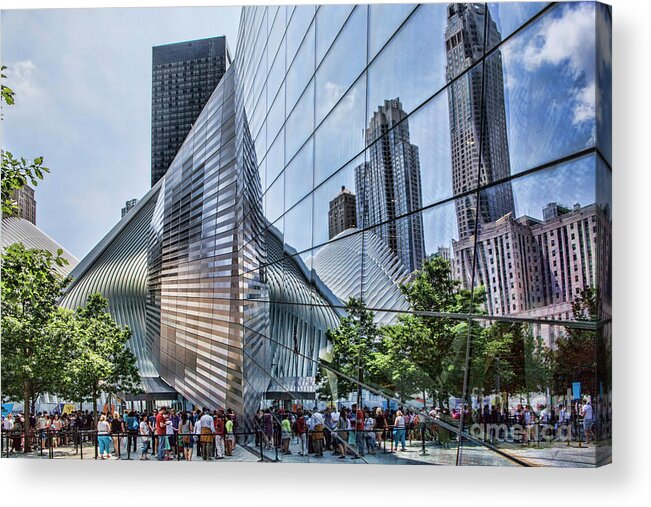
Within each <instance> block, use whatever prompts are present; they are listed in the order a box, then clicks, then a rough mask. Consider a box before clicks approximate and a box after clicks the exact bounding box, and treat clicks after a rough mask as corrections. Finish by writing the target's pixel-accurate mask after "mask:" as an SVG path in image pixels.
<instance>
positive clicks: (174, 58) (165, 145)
mask: <svg viewBox="0 0 651 507" xmlns="http://www.w3.org/2000/svg"><path fill="white" fill-rule="evenodd" d="M230 59H231V57H230V54H229V52H228V46H227V44H226V38H225V37H223V36H222V37H213V38H210V39H201V40H193V41H186V42H177V43H174V44H165V45H163V46H156V47H154V48H153V50H152V85H151V88H152V92H151V185H152V186H154V184H155V183H156V182H157V181H158V180H159V179H161V177H162V176H163V175H164V174H165V173H166V172H167V169H168V167H169V166H170V164H171V163H172V160H174V157H175V156H176V153H177V152H178V151H179V148H180V147H181V144H183V141H185V138H186V136H187V135H188V132H190V129H191V128H192V124H193V123H194V122H195V120H196V119H197V116H199V113H200V112H201V110H202V109H203V107H204V106H205V105H206V102H207V101H208V99H209V98H210V96H211V95H212V92H213V90H214V89H215V87H216V86H217V83H219V80H220V79H221V78H222V76H223V75H224V72H226V69H227V68H228V65H229V64H230Z"/></svg>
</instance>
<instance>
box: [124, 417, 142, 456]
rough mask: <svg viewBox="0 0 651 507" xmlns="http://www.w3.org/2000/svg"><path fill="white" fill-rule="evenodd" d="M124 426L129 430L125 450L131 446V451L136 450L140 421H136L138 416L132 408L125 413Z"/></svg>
mask: <svg viewBox="0 0 651 507" xmlns="http://www.w3.org/2000/svg"><path fill="white" fill-rule="evenodd" d="M126 427H127V431H128V432H129V439H128V441H127V451H128V450H129V449H130V448H132V449H133V451H131V452H136V449H137V447H138V430H139V428H140V422H139V421H138V417H136V413H135V412H134V411H133V410H131V412H129V413H128V414H127V417H126Z"/></svg>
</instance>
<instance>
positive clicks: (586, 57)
mask: <svg viewBox="0 0 651 507" xmlns="http://www.w3.org/2000/svg"><path fill="white" fill-rule="evenodd" d="M568 26H572V27H583V28H581V29H582V32H581V33H580V34H577V36H576V37H574V38H572V39H571V40H570V41H565V40H560V37H561V35H562V34H563V33H566V31H565V27H568ZM609 27H610V11H609V9H608V8H606V7H605V6H602V5H600V4H594V3H557V4H547V3H499V4H497V3H496V4H492V3H488V4H484V3H481V4H478V3H477V4H423V5H407V4H400V5H390V4H378V5H323V6H314V5H302V6H269V7H246V8H244V9H243V11H242V17H241V24H240V30H239V39H238V46H237V51H236V57H235V59H234V63H233V65H232V66H231V67H230V68H229V70H228V71H227V72H226V74H225V75H224V77H223V78H222V80H221V82H220V84H219V85H218V86H217V88H216V89H215V91H214V92H213V94H212V96H211V97H210V99H209V100H208V102H207V103H206V106H205V107H204V108H203V110H202V112H201V114H200V115H199V117H198V118H197V120H196V122H195V123H194V126H193V127H192V129H191V131H190V133H189V134H188V137H187V138H186V140H185V142H184V143H183V145H182V146H181V148H180V150H179V151H178V153H177V154H176V157H175V158H174V161H173V162H172V164H171V166H170V169H169V171H168V172H167V173H166V174H165V176H164V177H163V178H162V179H161V181H160V182H159V183H158V184H157V185H156V186H155V187H154V188H153V189H152V191H151V192H150V194H148V195H147V196H145V198H143V199H142V200H141V201H140V202H139V203H138V205H137V207H136V208H135V209H134V210H132V211H131V212H130V213H129V214H127V215H126V216H125V218H124V220H123V222H125V224H128V223H132V222H134V223H135V221H137V220H139V219H138V218H137V217H139V216H144V217H145V223H146V226H144V227H142V228H140V226H138V227H136V226H135V225H134V227H131V228H129V227H126V225H123V226H122V227H123V229H124V231H125V234H126V233H127V232H128V231H131V232H129V234H132V235H133V236H134V237H135V236H137V237H138V238H140V239H138V240H137V241H136V240H133V241H131V242H126V243H128V244H130V245H140V244H146V247H145V251H146V259H145V260H143V261H142V263H141V264H139V265H141V266H142V267H143V271H142V274H141V275H140V276H142V277H143V278H144V279H145V280H146V283H145V285H144V289H139V293H138V298H139V299H138V300H139V301H144V305H143V306H140V307H139V308H141V309H140V310H138V312H137V315H136V313H134V314H133V317H128V318H127V317H125V319H126V320H128V319H129V318H136V317H137V318H139V319H143V321H144V322H145V325H144V326H142V327H141V328H138V329H139V330H138V331H134V334H135V333H136V332H137V333H141V336H139V337H138V338H137V340H136V341H137V343H142V344H144V345H143V346H144V347H146V353H145V354H144V355H146V356H147V357H148V358H149V361H150V362H151V367H152V368H153V369H155V370H156V371H155V372H154V373H155V374H156V375H158V376H159V377H160V378H161V379H162V380H164V381H165V382H167V383H168V384H169V385H170V386H171V387H173V388H174V389H175V390H176V391H177V392H178V393H180V394H181V395H182V396H183V397H185V398H187V399H188V400H191V401H192V402H193V403H195V404H197V405H199V406H210V407H223V408H233V409H234V410H235V411H236V412H238V413H239V414H241V415H242V417H241V421H243V424H248V425H250V426H249V427H253V426H251V425H253V424H254V423H253V421H254V419H253V415H254V413H255V411H256V410H257V409H259V408H260V407H272V406H284V407H289V408H291V407H292V406H295V405H301V406H304V407H306V408H310V409H311V408H312V407H314V406H317V405H321V406H322V405H323V404H324V403H326V402H327V403H335V404H339V405H341V403H345V402H346V401H345V400H349V399H350V397H351V396H353V397H354V395H355V391H357V388H358V387H359V386H361V388H362V390H363V393H364V394H363V396H364V399H365V400H370V399H374V400H385V401H384V402H380V401H378V402H377V403H378V405H382V403H383V404H384V406H385V407H389V408H390V407H394V406H395V407H397V406H401V407H402V408H403V409H404V410H412V411H414V412H420V413H421V414H422V415H423V417H428V416H429V413H430V412H431V410H432V407H436V408H438V409H439V413H440V414H443V415H442V416H441V417H442V419H439V425H440V427H441V428H444V429H446V430H447V431H449V432H450V433H451V434H452V435H453V436H455V438H454V442H453V445H454V447H455V449H456V451H455V452H454V453H453V454H445V453H442V454H441V457H440V461H439V462H440V463H452V464H459V465H464V464H505V465H506V464H531V463H536V464H545V465H561V464H563V462H562V461H561V460H560V459H558V458H557V456H558V454H557V451H558V449H560V448H559V447H555V445H557V443H558V440H555V441H554V442H556V443H554V442H552V443H550V444H549V446H548V447H545V446H543V449H542V451H541V452H540V453H538V454H535V455H533V454H531V453H529V454H527V453H525V452H524V451H522V450H521V446H520V443H521V442H523V441H524V440H525V439H530V438H534V437H533V436H532V434H529V433H528V434H527V436H523V435H521V434H517V435H514V434H512V433H511V431H512V429H513V428H514V427H516V425H517V424H518V421H519V419H518V418H519V417H521V416H522V414H523V413H524V411H528V410H529V409H528V408H527V405H530V406H531V410H532V411H535V412H536V416H537V417H541V420H542V421H543V423H541V424H543V426H544V424H546V423H545V421H547V422H549V420H550V419H549V417H550V416H549V414H550V413H551V411H552V408H553V410H554V412H555V414H558V413H560V411H561V410H562V411H563V413H568V414H570V413H571V410H572V409H573V408H574V409H576V407H577V406H578V405H577V404H581V403H584V402H585V400H586V399H587V398H590V399H591V400H592V403H593V406H594V411H595V414H598V417H595V428H596V432H597V435H598V436H599V439H600V440H599V442H600V445H598V446H596V447H594V446H591V447H590V449H589V450H588V451H587V452H585V455H584V456H583V458H582V459H583V461H582V462H581V463H583V464H587V465H590V466H594V465H598V464H601V463H605V462H608V460H609V457H610V451H609V446H608V442H609V440H608V438H609V437H608V435H609V433H608V432H609V420H610V419H609V414H610V385H611V384H610V359H609V354H610V352H609V351H610V348H611V345H610V344H611V338H610V329H611V327H610V316H611V310H610V308H611V298H610V278H611V271H610V265H611V254H610V251H611V249H610V245H611V213H612V204H611V197H610V185H611V183H610V182H611V151H612V150H611V145H610V130H609V129H610V115H611V113H610V32H609ZM577 29H578V28H577ZM576 40H579V41H580V47H579V46H574V45H572V41H576ZM550 48H555V49H556V51H552V50H551V49H550ZM378 107H380V109H379V110H378ZM378 114H384V119H382V121H376V120H377V119H378V118H377V115H378ZM387 114H388V115H389V116H390V121H389V120H388V119H387V118H386V117H387ZM376 124H377V126H378V127H379V128H369V126H371V127H372V126H373V125H376ZM360 168H371V170H370V171H366V170H361V169H360ZM373 168H375V169H373ZM400 171H402V175H401V176H400V175H398V174H397V173H398V172H400ZM397 178H402V182H403V183H402V184H401V185H402V186H397V185H396V184H395V183H396V179H397ZM342 188H346V189H355V194H356V206H357V207H358V210H359V209H360V208H359V207H360V206H367V208H362V211H364V212H362V213H357V217H356V220H355V226H354V227H348V228H347V229H346V230H343V231H341V232H339V231H337V232H338V234H336V235H333V234H331V232H332V228H331V220H330V218H331V203H332V201H333V200H334V199H336V198H337V196H338V195H340V192H341V189H342ZM378 193H382V195H378ZM380 198H381V199H384V201H383V202H384V204H383V206H385V207H384V208H380V207H377V209H374V210H370V209H368V204H364V203H368V202H370V201H371V200H372V199H379V200H378V202H380V200H381V199H380ZM387 198H388V200H387ZM378 206H379V205H378ZM389 209H390V211H391V212H390V213H389V212H386V211H387V210H389ZM371 211H373V213H371ZM376 211H377V213H376ZM477 217H480V221H481V227H478V224H479V222H477ZM351 225H352V224H351ZM121 234H123V233H122V232H121V230H116V231H114V233H113V235H112V236H111V237H109V238H108V239H107V240H106V242H105V243H106V244H105V245H104V246H103V247H102V248H99V249H98V250H97V251H96V252H94V253H93V254H91V256H94V257H92V258H90V259H88V260H84V262H83V263H82V264H83V266H82V267H83V269H81V270H80V269H78V270H76V271H75V272H74V273H73V275H75V274H76V275H77V281H76V282H75V284H74V285H73V286H72V288H71V291H70V294H69V296H67V297H68V298H72V297H73V295H74V297H76V298H77V299H76V301H79V300H80V298H81V296H83V294H84V293H85V291H87V290H89V289H84V284H83V280H84V278H87V277H89V276H90V275H91V273H92V272H93V270H94V269H96V266H99V264H100V260H101V258H102V252H108V251H109V250H110V245H111V244H115V242H116V241H118V239H119V238H120V236H121ZM404 238H407V239H404ZM409 238H411V239H409ZM403 245H405V246H403ZM125 248H126V246H125ZM134 248H135V247H134ZM405 252H407V254H405ZM127 258H128V257H127V256H124V258H123V259H121V260H119V261H116V262H122V263H124V264H126V263H127V262H128V261H127ZM143 259H144V258H143ZM97 269H99V267H97ZM125 269H126V268H125ZM129 269H131V270H132V269H133V267H130V268H129ZM111 280H112V279H110V278H107V277H103V278H101V279H98V281H97V283H98V284H102V283H104V284H108V285H110V284H117V283H118V281H111ZM99 288H100V287H96V289H99ZM77 293H78V294H77ZM116 297H118V298H119V297H121V296H119V295H117V296H116ZM351 298H353V299H352V300H351ZM360 307H361V308H362V309H363V311H364V312H368V313H365V315H370V320H371V321H372V324H373V325H372V326H371V325H370V324H368V322H367V324H368V325H367V327H365V328H364V329H370V330H372V332H373V333H377V334H376V335H373V336H374V337H375V338H374V339H373V340H370V341H369V342H370V345H368V348H367V349H366V352H367V353H366V354H365V355H364V357H363V358H361V357H360V358H354V361H353V360H351V358H346V357H338V355H337V352H336V350H335V348H334V347H333V343H334V342H333V340H334V339H336V338H337V336H341V334H342V331H341V330H342V329H344V327H345V326H347V325H349V324H350V322H351V319H352V321H353V324H354V322H355V319H356V318H357V317H356V315H359V312H358V313H355V311H358V310H355V308H357V309H359V308H360ZM125 315H126V314H125ZM365 332H366V331H365ZM351 336H352V338H351V339H354V340H357V339H363V338H366V337H365V336H364V337H362V336H361V335H360V334H359V333H357V334H355V333H353V334H352V335H351ZM401 340H402V341H401ZM401 343H402V344H403V346H397V345H396V344H398V345H399V344H401ZM138 346H141V345H138ZM355 361H359V362H358V363H356V362H355ZM362 366H363V367H364V368H363V369H364V371H361V370H362ZM577 386H578V387H577ZM577 389H578V391H577ZM351 393H352V394H351ZM373 396H375V398H372V397H373ZM374 403H375V402H374ZM520 405H522V407H520ZM368 408H373V406H369V407H368ZM541 414H542V415H541ZM545 414H547V415H545ZM554 417H556V415H554ZM545 418H547V419H545ZM574 420H576V419H574ZM489 422H491V423H493V422H495V423H500V424H502V423H504V425H505V426H504V428H502V429H505V433H504V432H501V431H502V430H500V428H496V429H495V431H494V432H492V433H490V432H489V431H488V426H487V424H488V423H489ZM544 427H546V426H544ZM498 430H499V431H498ZM553 430H554V432H556V433H554V434H555V435H557V436H558V432H557V428H553ZM527 431H528V430H527ZM571 431H579V432H580V431H581V430H580V428H579V429H578V430H577V429H576V428H574V429H571ZM579 435H580V433H579ZM557 436H556V437H554V438H557ZM541 438H542V439H543V440H544V438H545V436H544V435H543V436H542V437H541ZM528 441H530V440H528ZM519 449H520V450H519ZM437 459H438V458H437ZM572 459H574V458H571V459H570V462H571V463H572V464H577V465H578V464H581V463H579V461H580V460H575V461H572Z"/></svg>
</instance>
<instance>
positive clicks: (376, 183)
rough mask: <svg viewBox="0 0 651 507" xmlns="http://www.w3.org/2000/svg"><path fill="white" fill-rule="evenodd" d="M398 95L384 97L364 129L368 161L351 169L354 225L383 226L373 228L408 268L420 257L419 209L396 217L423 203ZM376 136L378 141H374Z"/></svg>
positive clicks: (414, 150) (417, 163)
mask: <svg viewBox="0 0 651 507" xmlns="http://www.w3.org/2000/svg"><path fill="white" fill-rule="evenodd" d="M406 116H407V114H406V113H405V111H404V110H403V109H402V104H401V103H400V99H393V100H385V101H384V105H381V106H379V107H378V109H377V111H375V112H374V113H373V117H372V118H371V120H370V122H369V125H368V128H367V129H366V144H367V146H369V160H368V161H367V162H365V163H363V164H360V165H359V166H357V167H356V168H355V190H356V193H357V226H358V227H365V228H367V227H372V226H374V225H378V224H382V223H383V222H386V221H390V222H388V223H384V224H383V225H381V226H379V227H378V228H377V229H376V230H375V232H376V233H377V234H378V236H380V237H381V238H382V240H383V241H384V242H385V243H386V244H387V245H388V246H389V248H390V249H391V250H392V251H393V252H394V253H395V254H396V255H397V256H398V258H399V259H400V260H401V261H402V263H403V265H404V267H405V268H406V269H407V270H408V271H409V272H411V271H414V270H416V269H418V268H419V267H420V265H421V262H422V260H423V258H424V257H425V240H424V235H423V219H422V217H421V215H420V214H419V213H415V214H413V215H410V216H407V217H404V218H401V219H398V220H395V218H396V217H400V216H402V215H405V214H407V213H410V212H412V211H416V210H418V209H420V208H421V206H422V200H423V198H422V191H421V183H420V161H419V158H418V146H415V145H413V144H411V143H410V142H409V121H408V120H406V119H405V118H406ZM375 139H378V141H376V142H373V141H374V140H375Z"/></svg>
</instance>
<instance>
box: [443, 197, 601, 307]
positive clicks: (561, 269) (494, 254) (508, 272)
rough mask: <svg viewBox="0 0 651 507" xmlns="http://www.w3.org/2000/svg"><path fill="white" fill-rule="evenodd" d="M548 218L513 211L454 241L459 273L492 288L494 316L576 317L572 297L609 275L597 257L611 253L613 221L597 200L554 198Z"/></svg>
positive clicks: (488, 290) (489, 299) (546, 212)
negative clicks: (568, 203)
mask: <svg viewBox="0 0 651 507" xmlns="http://www.w3.org/2000/svg"><path fill="white" fill-rule="evenodd" d="M543 216H544V217H547V218H546V219H544V220H542V221H540V220H535V219H533V218H530V217H526V216H525V217H521V218H518V219H515V218H514V217H513V215H512V214H508V215H505V216H504V217H502V218H500V219H499V220H497V221H495V222H493V223H490V224H485V225H484V227H483V228H482V231H481V233H480V234H479V235H478V236H477V244H476V246H475V238H474V237H472V236H471V237H469V238H466V239H464V240H460V241H458V242H454V250H455V262H454V274H455V277H457V278H458V279H461V280H463V281H464V283H465V285H466V286H467V287H469V286H470V284H471V278H469V276H470V275H471V273H472V267H471V264H470V263H471V262H472V256H473V254H474V252H475V251H476V255H477V259H476V264H475V276H474V280H475V285H482V286H484V287H485V289H486V306H487V310H488V313H489V314H490V315H518V316H523V317H535V318H542V319H549V318H552V319H571V318H572V301H573V300H574V298H575V297H576V296H577V295H578V294H579V293H580V291H581V289H583V288H584V287H598V286H601V285H602V280H604V279H607V275H606V274H605V273H602V274H600V273H598V272H597V257H598V256H601V257H602V258H609V256H610V253H609V252H600V251H599V250H600V249H603V248H609V246H608V245H610V242H609V241H598V238H600V237H606V238H608V237H610V225H609V224H610V221H609V219H608V217H607V216H606V214H605V213H604V210H602V209H601V208H599V207H598V206H597V205H596V204H591V205H589V206H585V207H581V206H579V205H578V204H577V205H575V206H574V208H573V209H572V210H570V209H568V208H565V207H563V206H559V205H558V204H557V203H550V204H549V205H548V206H547V207H545V209H544V210H543Z"/></svg>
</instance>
